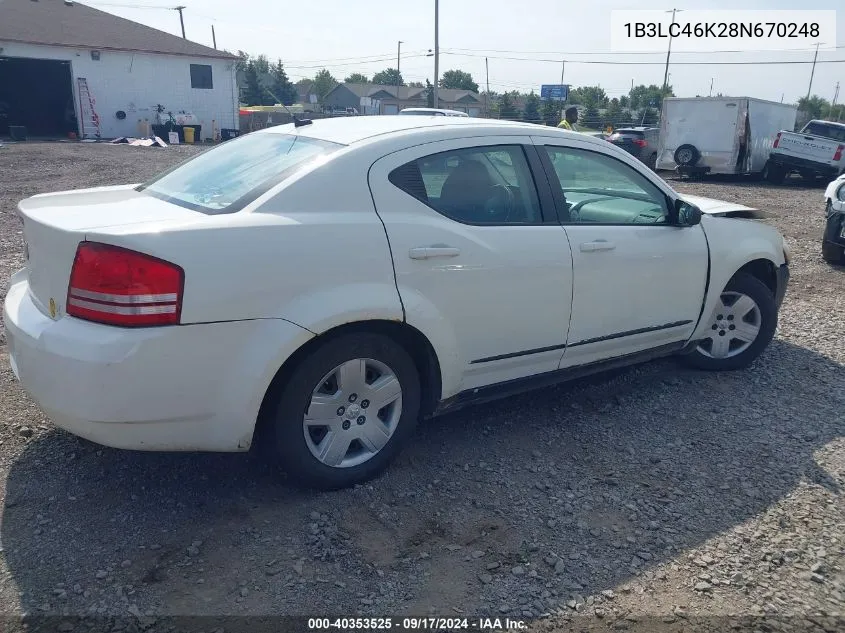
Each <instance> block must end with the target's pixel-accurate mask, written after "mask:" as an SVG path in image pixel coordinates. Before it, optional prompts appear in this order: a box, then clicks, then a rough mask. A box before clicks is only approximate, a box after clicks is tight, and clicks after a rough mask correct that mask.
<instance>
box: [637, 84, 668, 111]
mask: <svg viewBox="0 0 845 633" xmlns="http://www.w3.org/2000/svg"><path fill="white" fill-rule="evenodd" d="M674 96H675V93H674V91H673V90H672V86H666V93H665V94H664V93H663V88H662V87H661V86H658V85H656V84H651V85H650V86H646V85H640V86H634V87H633V88H631V91H630V92H629V93H628V97H629V99H630V106H631V107H632V108H633V109H634V110H639V109H642V108H645V107H651V108H657V109H660V108H661V107H662V106H663V97H674Z"/></svg>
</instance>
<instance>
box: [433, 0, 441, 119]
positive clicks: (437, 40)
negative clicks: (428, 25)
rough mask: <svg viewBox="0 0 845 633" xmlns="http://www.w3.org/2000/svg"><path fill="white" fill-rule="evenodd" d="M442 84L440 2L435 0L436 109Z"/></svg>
mask: <svg viewBox="0 0 845 633" xmlns="http://www.w3.org/2000/svg"><path fill="white" fill-rule="evenodd" d="M439 83H440V0H434V107H435V108H436V107H437V106H438V105H439V103H440V101H439V99H438V97H437V85H438V84H439Z"/></svg>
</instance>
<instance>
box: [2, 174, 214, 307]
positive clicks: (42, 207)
mask: <svg viewBox="0 0 845 633" xmlns="http://www.w3.org/2000/svg"><path fill="white" fill-rule="evenodd" d="M18 215H19V216H20V218H21V220H22V221H23V236H24V244H25V257H26V263H25V268H24V270H25V271H26V275H27V278H28V282H29V292H30V295H31V296H32V299H33V302H34V303H35V305H36V306H37V307H38V309H39V310H41V312H43V313H44V314H45V315H49V316H50V317H51V318H54V319H58V318H60V317H61V315H62V314H63V313H64V305H65V300H66V298H67V290H68V281H69V279H70V272H71V268H72V266H73V260H74V257H75V255H76V249H77V247H78V245H79V243H80V242H82V241H84V240H85V234H86V231H89V230H94V229H102V228H105V227H110V226H117V225H129V224H140V223H146V224H156V223H162V222H172V221H174V220H176V221H179V220H190V219H196V218H198V217H199V218H202V217H204V216H203V215H202V214H201V213H197V212H196V211H191V210H189V209H185V208H182V207H178V206H176V205H173V204H170V203H167V202H164V201H162V200H159V199H157V198H154V197H152V196H148V195H145V194H143V193H140V192H138V191H135V189H134V187H133V186H132V185H127V186H120V187H103V188H97V189H83V190H79V191H67V192H60V193H51V194H41V195H37V196H34V197H32V198H28V199H26V200H23V201H22V202H20V204H18Z"/></svg>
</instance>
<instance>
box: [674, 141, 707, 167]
mask: <svg viewBox="0 0 845 633" xmlns="http://www.w3.org/2000/svg"><path fill="white" fill-rule="evenodd" d="M674 158H675V162H676V163H677V164H678V165H688V166H690V167H692V166H693V165H695V164H696V163H697V162H698V161H699V160H700V159H701V152H699V151H698V148H697V147H696V146H695V145H690V144H689V143H685V144H684V145H681V146H680V147H679V148H678V149H676V150H675V155H674Z"/></svg>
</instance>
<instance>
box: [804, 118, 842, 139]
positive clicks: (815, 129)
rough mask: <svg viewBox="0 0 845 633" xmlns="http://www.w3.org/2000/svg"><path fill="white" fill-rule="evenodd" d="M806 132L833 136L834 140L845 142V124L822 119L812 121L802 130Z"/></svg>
mask: <svg viewBox="0 0 845 633" xmlns="http://www.w3.org/2000/svg"><path fill="white" fill-rule="evenodd" d="M802 132H803V133H804V134H812V135H814V136H823V137H824V138H832V139H833V140H834V141H839V142H845V126H842V125H831V124H830V123H823V122H821V121H810V122H809V123H808V124H807V126H806V127H805V128H804V129H803V130H802Z"/></svg>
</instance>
